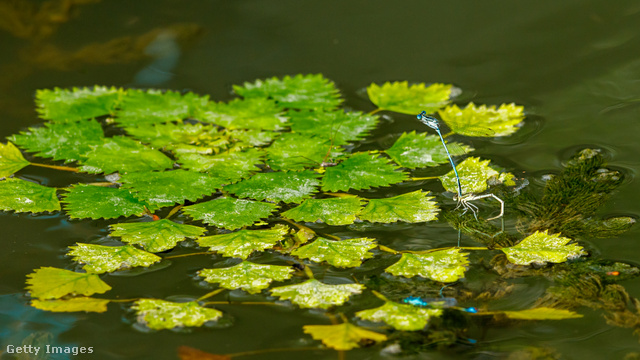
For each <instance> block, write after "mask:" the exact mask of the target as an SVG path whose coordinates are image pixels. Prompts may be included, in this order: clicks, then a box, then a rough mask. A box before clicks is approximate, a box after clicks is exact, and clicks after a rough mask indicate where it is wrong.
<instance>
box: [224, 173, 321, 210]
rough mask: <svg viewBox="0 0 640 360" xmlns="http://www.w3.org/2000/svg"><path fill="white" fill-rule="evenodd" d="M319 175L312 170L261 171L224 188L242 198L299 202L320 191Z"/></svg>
mask: <svg viewBox="0 0 640 360" xmlns="http://www.w3.org/2000/svg"><path fill="white" fill-rule="evenodd" d="M318 177H320V175H319V174H318V173H316V172H314V171H310V170H305V171H299V172H297V171H287V172H270V173H259V174H256V175H254V176H252V177H251V178H249V179H245V180H242V181H240V182H238V183H235V184H232V185H228V186H225V187H224V190H225V191H228V192H229V193H231V194H234V195H236V196H238V197H241V198H251V199H255V200H267V201H275V202H278V201H282V202H286V203H289V202H295V203H299V202H301V201H302V200H304V199H305V198H308V197H311V196H312V195H313V193H315V192H316V191H318V189H317V187H318V185H320V180H318Z"/></svg>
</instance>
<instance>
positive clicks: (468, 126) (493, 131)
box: [438, 103, 524, 137]
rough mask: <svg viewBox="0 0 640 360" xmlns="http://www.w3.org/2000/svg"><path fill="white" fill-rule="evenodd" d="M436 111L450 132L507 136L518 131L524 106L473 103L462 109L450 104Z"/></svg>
mask: <svg viewBox="0 0 640 360" xmlns="http://www.w3.org/2000/svg"><path fill="white" fill-rule="evenodd" d="M438 113H439V114H440V117H441V118H442V121H444V122H445V123H446V124H447V126H448V127H449V128H450V129H451V131H452V132H454V133H456V134H460V135H467V136H486V137H494V136H508V135H511V134H513V133H515V132H516V131H518V125H519V124H520V123H521V122H522V120H523V119H524V107H522V106H518V105H516V104H513V103H512V104H502V105H500V107H499V108H498V109H496V107H495V105H491V106H486V105H480V106H478V107H476V105H475V104H474V103H469V104H468V105H467V106H466V107H465V108H464V109H460V108H459V107H458V106H457V105H451V106H447V107H446V108H445V109H443V110H440V111H438ZM487 129H489V131H487Z"/></svg>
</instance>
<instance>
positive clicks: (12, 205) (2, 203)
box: [0, 144, 60, 213]
mask: <svg viewBox="0 0 640 360" xmlns="http://www.w3.org/2000/svg"><path fill="white" fill-rule="evenodd" d="M0 145H1V144H0ZM0 210H4V211H15V212H34V213H37V212H44V211H59V210H60V201H58V196H57V195H56V189H55V188H51V187H47V186H42V185H38V184H35V183H32V182H31V181H26V180H21V179H17V178H9V179H6V180H2V181H0Z"/></svg>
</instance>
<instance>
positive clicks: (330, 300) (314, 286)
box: [271, 279, 365, 309]
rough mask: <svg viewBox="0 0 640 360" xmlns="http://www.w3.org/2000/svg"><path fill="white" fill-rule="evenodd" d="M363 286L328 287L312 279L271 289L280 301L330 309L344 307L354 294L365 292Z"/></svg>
mask: <svg viewBox="0 0 640 360" xmlns="http://www.w3.org/2000/svg"><path fill="white" fill-rule="evenodd" d="M364 288H365V287H364V285H361V284H341V285H327V284H323V283H321V282H320V281H318V280H315V279H311V280H307V281H305V282H303V283H300V284H295V285H287V286H280V287H277V288H273V289H271V294H273V295H274V296H277V297H279V298H280V300H291V302H292V303H294V304H296V305H298V306H300V307H302V308H321V309H328V308H329V307H330V306H333V305H342V304H344V303H345V302H346V301H347V300H349V297H350V296H351V295H353V294H360V293H361V292H362V290H364Z"/></svg>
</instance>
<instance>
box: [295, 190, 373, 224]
mask: <svg viewBox="0 0 640 360" xmlns="http://www.w3.org/2000/svg"><path fill="white" fill-rule="evenodd" d="M361 205H362V199H361V198H359V197H357V196H347V197H337V198H330V199H307V200H305V201H304V202H302V204H300V206H298V207H295V208H293V209H291V210H288V211H285V212H283V213H282V216H284V217H287V218H289V219H292V220H295V221H307V222H316V221H322V222H325V223H327V224H329V225H348V224H353V222H354V221H355V219H356V215H357V214H358V213H359V212H360V206H361Z"/></svg>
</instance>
